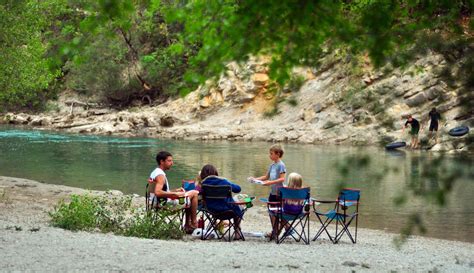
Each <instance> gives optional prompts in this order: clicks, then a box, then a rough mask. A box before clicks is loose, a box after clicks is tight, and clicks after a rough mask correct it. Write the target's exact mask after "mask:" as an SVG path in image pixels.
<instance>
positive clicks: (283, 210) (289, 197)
mask: <svg viewBox="0 0 474 273" xmlns="http://www.w3.org/2000/svg"><path fill="white" fill-rule="evenodd" d="M279 192H280V197H281V199H280V202H268V201H266V203H267V208H268V213H269V215H270V217H272V216H273V217H274V218H275V219H276V220H275V221H273V227H272V238H273V239H275V242H276V243H277V244H280V243H282V242H283V241H284V240H285V239H287V238H293V239H294V240H295V241H297V242H299V241H301V240H303V242H304V243H305V244H309V214H310V213H309V206H310V201H311V200H310V188H301V189H293V188H286V187H282V188H280V189H279ZM261 200H262V201H264V202H265V200H263V199H261ZM285 227H286V231H285V232H283V235H282V236H279V234H280V233H281V232H282V231H283V230H284V228H285Z"/></svg>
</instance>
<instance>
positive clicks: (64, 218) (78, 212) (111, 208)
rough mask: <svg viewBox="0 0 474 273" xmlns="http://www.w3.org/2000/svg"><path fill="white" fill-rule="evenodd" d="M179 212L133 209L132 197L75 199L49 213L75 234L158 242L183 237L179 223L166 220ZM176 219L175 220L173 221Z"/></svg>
mask: <svg viewBox="0 0 474 273" xmlns="http://www.w3.org/2000/svg"><path fill="white" fill-rule="evenodd" d="M177 213H178V211H169V210H162V211H160V212H156V213H150V212H146V211H144V210H143V208H135V207H133V206H132V198H131V197H130V196H112V195H110V194H105V195H100V196H94V195H91V194H84V195H72V196H71V201H70V202H69V203H66V202H65V201H64V200H62V201H60V202H59V203H58V204H57V205H56V206H55V208H54V209H53V211H51V212H49V216H50V217H51V224H52V225H53V226H55V227H60V228H63V229H67V230H72V231H79V230H83V231H98V232H104V233H105V232H113V233H114V234H117V235H124V236H134V237H141V238H155V239H179V238H182V236H183V233H182V231H181V230H180V223H179V222H178V221H179V220H178V219H175V220H171V221H168V220H167V219H168V218H167V216H172V215H175V214H177ZM170 218H173V217H170Z"/></svg>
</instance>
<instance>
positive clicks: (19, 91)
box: [0, 0, 59, 110]
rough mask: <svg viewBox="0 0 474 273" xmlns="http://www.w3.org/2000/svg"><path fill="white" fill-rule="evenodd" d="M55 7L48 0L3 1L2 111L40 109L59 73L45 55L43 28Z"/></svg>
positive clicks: (0, 49)
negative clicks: (17, 108) (10, 108)
mask: <svg viewBox="0 0 474 273" xmlns="http://www.w3.org/2000/svg"><path fill="white" fill-rule="evenodd" d="M54 11H55V6H54V5H52V4H51V3H50V2H48V1H44V2H41V1H40V2H38V1H26V0H19V1H13V0H7V1H1V4H0V110H5V109H7V108H9V107H12V106H16V107H30V108H37V107H39V106H40V102H41V101H42V100H44V98H46V97H47V96H48V95H49V92H48V87H49V86H50V84H51V83H52V82H53V81H54V79H55V77H56V76H58V73H59V72H58V70H57V69H50V62H49V59H48V58H44V56H45V54H46V51H47V43H46V42H44V41H43V35H42V30H43V29H45V27H47V26H48V24H49V18H50V17H51V16H53V15H54V14H52V13H54Z"/></svg>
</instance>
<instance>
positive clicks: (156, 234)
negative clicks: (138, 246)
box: [122, 210, 183, 239]
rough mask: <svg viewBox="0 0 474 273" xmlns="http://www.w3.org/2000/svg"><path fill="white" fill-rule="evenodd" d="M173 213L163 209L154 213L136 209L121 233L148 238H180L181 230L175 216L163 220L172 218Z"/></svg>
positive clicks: (181, 235)
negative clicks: (173, 218)
mask: <svg viewBox="0 0 474 273" xmlns="http://www.w3.org/2000/svg"><path fill="white" fill-rule="evenodd" d="M175 213H176V212H173V211H165V210H162V211H158V212H154V213H150V212H146V211H143V210H140V211H136V212H135V214H134V215H133V217H132V218H131V219H130V221H128V224H127V226H126V228H125V229H124V230H123V233H122V235H124V236H133V237H140V238H149V239H181V238H182V237H183V232H182V231H181V230H180V223H179V221H177V219H176V218H175V220H172V221H169V222H167V221H165V220H164V219H166V218H167V217H171V218H172V217H173V214H175ZM155 214H157V215H155Z"/></svg>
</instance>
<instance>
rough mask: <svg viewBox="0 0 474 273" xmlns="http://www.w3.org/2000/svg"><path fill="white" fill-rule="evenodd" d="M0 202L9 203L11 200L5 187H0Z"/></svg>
mask: <svg viewBox="0 0 474 273" xmlns="http://www.w3.org/2000/svg"><path fill="white" fill-rule="evenodd" d="M0 203H3V204H11V203H12V200H11V199H10V195H9V194H8V191H7V190H6V189H0Z"/></svg>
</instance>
